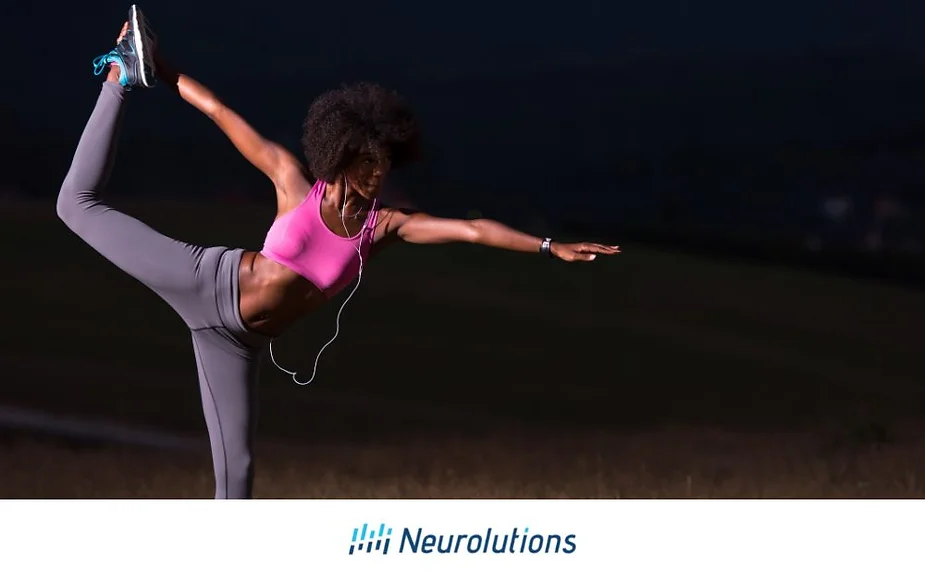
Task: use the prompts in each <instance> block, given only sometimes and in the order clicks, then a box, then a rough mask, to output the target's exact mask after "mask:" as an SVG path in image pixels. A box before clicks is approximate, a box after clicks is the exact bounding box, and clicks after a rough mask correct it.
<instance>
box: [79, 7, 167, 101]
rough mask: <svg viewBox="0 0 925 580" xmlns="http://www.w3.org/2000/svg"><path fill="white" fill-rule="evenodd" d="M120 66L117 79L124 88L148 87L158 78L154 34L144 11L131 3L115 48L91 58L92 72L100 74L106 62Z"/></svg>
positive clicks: (104, 68)
mask: <svg viewBox="0 0 925 580" xmlns="http://www.w3.org/2000/svg"><path fill="white" fill-rule="evenodd" d="M109 64H115V65H117V66H118V67H119V83H120V84H121V85H122V86H123V87H125V88H126V89H129V90H131V89H132V88H134V87H139V86H140V87H143V88H146V89H149V88H151V87H153V86H154V85H155V83H156V82H157V81H156V79H155V72H156V71H155V67H154V35H153V34H152V33H151V30H150V28H148V23H147V21H146V20H145V16H144V14H142V12H141V10H140V9H139V8H138V7H137V6H136V5H134V4H132V7H131V8H129V11H128V30H127V31H126V33H125V36H124V37H123V38H122V40H121V41H119V44H117V45H116V47H115V48H114V49H112V50H111V51H109V52H108V53H106V54H104V55H102V56H98V57H96V58H95V59H93V73H94V74H96V75H100V74H102V73H103V71H104V70H106V67H107V65H109Z"/></svg>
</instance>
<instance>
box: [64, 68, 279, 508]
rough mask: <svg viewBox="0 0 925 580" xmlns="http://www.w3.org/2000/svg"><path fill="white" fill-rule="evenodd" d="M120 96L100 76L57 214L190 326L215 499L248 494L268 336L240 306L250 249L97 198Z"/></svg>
mask: <svg viewBox="0 0 925 580" xmlns="http://www.w3.org/2000/svg"><path fill="white" fill-rule="evenodd" d="M124 98H125V92H124V89H123V88H122V87H121V86H119V85H118V84H114V83H109V82H106V83H103V87H102V90H101V92H100V96H99V99H98V100H97V103H96V107H95V108H94V110H93V114H92V115H91V116H90V120H89V121H88V123H87V126H86V128H85V129H84V132H83V134H82V135H81V137H80V142H79V144H78V145H77V151H76V152H75V153H74V159H73V161H72V163H71V168H70V170H69V171H68V174H67V177H65V179H64V183H63V184H62V186H61V191H60V193H59V194H58V216H59V217H60V218H61V220H62V221H64V223H65V224H67V227H68V228H70V229H71V230H72V231H73V232H74V233H75V234H77V235H78V236H80V238H81V239H83V240H84V241H85V242H86V243H87V244H89V245H90V246H91V247H93V249H95V250H96V251H97V252H99V253H100V254H102V256H103V257H105V258H106V259H107V260H109V261H110V262H112V263H113V264H115V265H116V266H117V267H118V268H120V269H121V270H123V271H124V272H126V273H128V274H130V275H131V276H132V277H134V278H135V279H136V280H138V281H140V282H141V283H143V284H144V285H145V286H147V287H148V288H150V289H151V290H153V291H154V293H155V294H157V295H158V296H160V297H161V298H163V299H164V301H166V302H167V304H169V305H170V306H171V307H172V308H173V309H174V310H175V311H176V312H177V314H179V315H180V317H181V318H182V319H183V321H184V322H185V323H186V325H187V326H188V327H189V329H190V332H191V333H192V338H193V352H194V353H195V356H196V364H197V367H198V368H199V387H200V391H201V393H202V409H203V413H204V415H205V420H206V426H207V427H208V430H209V438H210V440H211V443H212V460H213V466H214V470H215V498H216V499H232V498H250V497H251V494H252V488H253V474H254V469H253V459H252V445H253V439H254V428H255V424H256V417H255V396H256V391H257V378H258V371H259V366H260V361H261V358H262V356H263V353H264V350H265V347H266V345H267V342H268V339H267V338H266V337H263V336H261V335H258V334H256V333H254V332H252V331H249V330H248V329H247V328H246V326H245V325H244V321H243V320H242V319H241V312H240V310H239V308H238V296H239V286H238V265H239V264H240V262H241V256H242V254H243V253H244V250H240V249H229V248H224V247H212V248H204V247H201V246H196V245H192V244H187V243H183V242H179V241H177V240H173V239H171V238H168V237H167V236H164V235H163V234H160V233H158V232H156V231H154V230H153V229H151V228H150V227H148V226H147V225H145V224H143V223H142V222H140V221H138V220H136V219H135V218H132V217H130V216H128V215H125V214H124V213H121V212H119V211H116V210H114V209H112V208H111V207H109V206H108V205H106V204H105V203H104V202H103V201H101V200H100V197H99V196H100V194H101V193H102V192H103V190H104V189H105V187H106V182H107V180H108V178H109V174H110V171H111V169H112V163H113V159H114V157H115V150H116V139H117V137H118V134H119V127H120V125H121V122H122V110H123V99H124Z"/></svg>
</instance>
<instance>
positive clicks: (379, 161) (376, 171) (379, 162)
mask: <svg viewBox="0 0 925 580" xmlns="http://www.w3.org/2000/svg"><path fill="white" fill-rule="evenodd" d="M391 168H392V160H391V159H390V158H389V156H388V155H382V156H381V157H376V156H374V155H372V154H370V153H369V152H367V151H361V152H360V154H359V155H357V157H356V159H354V160H353V161H352V162H351V163H350V165H349V166H348V167H347V172H346V173H347V182H348V183H349V185H350V187H351V188H353V189H354V190H355V191H356V192H357V193H359V194H360V195H362V196H363V197H365V198H366V199H375V198H376V196H378V195H379V191H380V190H381V189H382V184H383V182H385V178H386V176H387V175H388V174H389V170H390V169H391Z"/></svg>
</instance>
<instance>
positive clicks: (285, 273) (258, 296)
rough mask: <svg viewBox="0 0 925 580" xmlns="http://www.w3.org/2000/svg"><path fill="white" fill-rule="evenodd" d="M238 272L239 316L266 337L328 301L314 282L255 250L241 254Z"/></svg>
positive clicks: (249, 326)
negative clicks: (239, 290)
mask: <svg viewBox="0 0 925 580" xmlns="http://www.w3.org/2000/svg"><path fill="white" fill-rule="evenodd" d="M238 275H239V279H240V287H241V296H240V304H239V307H240V309H241V318H243V319H244V324H246V325H247V327H248V328H249V329H250V330H252V331H254V332H256V333H258V334H263V335H265V336H270V337H277V336H279V335H281V334H282V333H283V332H284V331H285V330H286V329H287V328H289V327H290V326H292V324H293V323H295V322H296V321H298V320H299V319H300V318H303V317H304V316H306V315H308V314H310V313H311V312H312V311H314V310H315V309H316V308H317V307H318V306H320V305H321V304H323V303H324V302H325V301H326V300H327V298H326V297H325V295H324V293H322V292H321V291H320V290H318V288H317V287H316V286H315V285H314V284H312V283H311V282H309V281H308V280H306V279H305V278H303V277H302V276H300V275H298V274H296V273H295V272H293V271H292V270H290V269H289V268H286V267H285V266H282V265H280V264H277V263H276V262H273V261H272V260H269V259H267V258H265V257H263V256H261V255H260V253H258V252H253V251H251V252H245V253H244V255H243V256H242V258H241V266H240V267H239V269H238Z"/></svg>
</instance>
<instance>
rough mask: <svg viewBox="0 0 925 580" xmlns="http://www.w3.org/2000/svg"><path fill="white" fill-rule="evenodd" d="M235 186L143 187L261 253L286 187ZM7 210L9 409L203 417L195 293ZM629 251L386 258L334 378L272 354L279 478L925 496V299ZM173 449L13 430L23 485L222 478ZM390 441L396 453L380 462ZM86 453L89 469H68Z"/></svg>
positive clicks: (129, 486)
mask: <svg viewBox="0 0 925 580" xmlns="http://www.w3.org/2000/svg"><path fill="white" fill-rule="evenodd" d="M215 205H217V204H212V205H210V206H206V205H204V204H195V203H189V202H186V203H184V202H178V201H173V200H163V201H161V202H145V203H141V202H133V203H126V204H124V206H122V207H124V208H125V209H126V210H127V211H129V212H130V213H132V214H133V215H136V216H138V217H140V218H142V219H144V220H145V221H148V222H149V223H151V224H152V225H154V226H155V227H157V228H158V229H160V230H161V231H163V232H165V233H167V234H169V235H173V236H176V237H179V238H181V239H185V240H187V241H191V242H197V243H202V244H223V245H230V246H246V247H251V248H253V247H259V244H260V242H261V236H262V232H263V231H264V230H265V228H266V226H267V224H268V223H269V221H270V219H271V218H272V208H271V206H270V205H269V204H267V205H262V206H259V207H254V206H249V205H231V204H224V205H223V206H222V207H221V211H220V212H219V214H214V213H212V212H211V211H210V207H211V208H212V209H214V207H215ZM3 208H4V209H3V212H2V216H3V217H2V218H0V241H2V242H3V243H4V246H5V247H7V248H12V249H14V251H12V252H8V255H7V256H5V258H6V259H5V264H4V271H5V275H4V283H3V285H2V292H3V293H4V296H3V298H4V304H6V305H7V309H6V312H5V326H6V329H7V332H6V333H5V335H4V338H3V345H4V348H3V349H2V353H0V361H2V362H0V364H2V365H3V368H4V369H5V373H4V380H3V383H2V386H0V404H12V405H19V406H27V407H31V408H40V409H43V410H48V411H57V412H62V413H63V412H66V413H69V414H79V415H82V416H86V417H104V418H106V419H109V420H115V421H119V422H123V423H129V424H135V425H151V426H156V427H161V428H169V429H171V430H176V431H180V432H191V433H197V434H201V433H202V432H203V429H204V427H203V425H202V418H201V410H200V407H199V400H198V389H197V386H196V382H195V379H196V376H195V369H194V363H193V357H192V353H191V349H190V341H189V336H188V334H187V333H186V331H185V328H184V327H183V325H182V323H181V322H180V321H179V320H178V319H177V318H176V316H175V315H174V314H173V312H172V311H171V310H170V309H169V308H168V307H166V306H165V305H163V304H161V303H160V302H159V301H158V299H157V298H156V297H155V296H154V295H153V294H152V293H150V292H149V291H147V290H146V289H145V288H143V287H142V286H141V285H140V284H138V283H137V282H135V281H133V280H132V279H130V278H129V277H128V276H126V275H125V274H123V273H121V272H119V271H118V270H116V269H115V268H114V267H113V266H111V265H109V264H108V263H107V262H105V261H104V260H103V259H102V258H100V257H98V256H97V255H96V254H95V253H94V252H93V251H92V250H91V249H89V248H88V247H87V246H85V245H84V244H83V243H82V242H81V241H80V240H78V239H77V238H76V237H74V236H73V235H72V234H71V233H70V232H69V231H67V230H66V229H65V228H64V226H63V225H62V224H60V223H59V222H57V221H56V220H55V218H54V208H53V203H52V202H47V203H44V204H38V203H35V202H29V203H26V202H9V203H7V204H6V205H4V206H3ZM217 216H218V217H217ZM201 224H208V228H207V229H203V226H202V225H201ZM617 241H619V240H617ZM624 251H625V253H624V254H623V255H622V256H619V257H616V258H614V259H612V260H606V261H605V260H601V261H598V262H597V263H594V264H562V263H550V262H548V261H544V260H540V259H537V258H536V257H534V256H523V255H517V254H511V253H504V252H498V251H491V250H486V249H484V248H477V247H468V246H446V247H408V246H406V247H400V248H395V249H394V250H390V251H389V252H387V253H385V254H383V255H382V256H381V257H380V258H378V259H377V260H376V261H374V262H373V263H371V264H370V266H369V268H368V270H367V273H366V275H365V277H364V283H363V286H362V287H361V289H360V290H359V291H358V292H357V294H356V296H355V297H354V299H353V301H351V304H350V305H349V306H348V308H347V309H346V311H345V314H344V317H343V319H342V321H343V328H342V335H341V337H340V338H339V339H338V341H337V342H336V343H335V344H334V345H333V346H332V347H330V348H329V349H328V350H327V351H326V353H325V356H324V357H323V358H322V363H321V365H320V367H319V373H320V377H319V378H318V379H317V381H316V383H314V384H313V385H311V386H310V387H299V386H296V385H293V384H292V383H291V382H287V381H288V377H287V376H285V375H283V374H282V373H280V372H278V371H277V370H276V369H275V368H274V367H272V365H270V364H269V363H267V365H265V367H264V374H263V381H262V391H261V400H260V404H261V417H260V422H261V437H262V439H261V440H262V441H264V442H266V444H267V445H268V450H267V451H266V453H265V456H266V459H265V460H264V459H262V460H263V461H265V462H266V467H265V468H263V467H262V468H261V469H262V471H261V475H260V477H259V481H258V486H261V488H260V489H263V491H262V492H259V493H262V495H269V496H280V497H292V496H304V495H311V496H350V497H360V496H370V497H372V496H389V495H400V496H441V497H455V496H460V497H462V496H465V497H468V496H488V497H496V496H506V497H534V496H548V495H555V496H559V495H568V496H579V497H592V496H594V497H596V496H617V495H619V496H624V497H625V496H651V495H657V496H684V495H694V496H702V495H721V496H730V495H731V496H736V495H746V496H755V495H772V496H831V495H846V494H847V495H857V494H869V493H874V494H875V495H880V496H883V495H896V494H899V495H908V494H913V495H914V494H918V493H919V492H918V485H917V484H916V481H921V476H919V477H918V479H917V478H916V473H917V471H916V470H917V468H918V467H917V464H916V461H918V460H919V458H920V457H921V450H920V449H919V447H918V446H920V443H919V441H920V440H921V438H920V437H919V436H917V435H916V433H917V431H916V429H915V428H914V425H915V424H916V423H917V422H918V421H919V420H920V419H921V417H922V414H923V410H925V405H923V403H925V389H923V388H922V387H923V385H925V365H923V364H922V363H921V361H922V360H923V354H925V344H923V341H922V340H921V339H920V337H921V329H922V328H923V327H925V301H923V300H922V298H921V296H920V295H919V294H918V293H915V292H912V291H908V290H899V289H895V288H890V287H887V286H882V285H877V284H874V283H867V282H863V283H862V282H856V281H851V280H845V279H838V278H834V277H827V276H822V275H816V274H812V273H808V272H800V271H791V270H786V269H783V268H774V267H768V266H757V265H748V264H741V263H726V262H723V261H719V260H709V259H704V258H697V257H692V256H687V255H683V254H673V253H667V252H663V251H654V250H652V249H647V248H644V247H634V246H632V245H629V246H625V247H624ZM334 313H335V308H334V307H333V306H332V307H328V308H325V309H324V310H323V311H321V312H319V313H318V315H317V316H315V317H314V318H313V319H311V320H309V321H307V322H306V323H305V324H304V325H302V326H301V327H300V328H299V329H298V330H297V331H296V332H294V333H293V334H292V335H289V336H287V337H285V339H284V340H281V341H280V342H279V343H277V346H276V348H275V350H277V354H278V357H279V358H280V360H281V362H283V364H284V365H285V366H290V367H292V366H298V367H300V368H302V369H305V371H307V372H310V371H311V364H312V361H313V360H314V356H315V354H316V353H317V350H318V348H319V347H320V346H321V345H322V344H323V343H324V342H326V341H327V339H328V338H329V337H330V336H331V334H332V333H333V331H334ZM900 425H907V426H908V425H913V427H909V428H901V427H899V426H900ZM499 433H502V434H506V435H504V437H502V436H501V435H498V434H499ZM900 433H902V434H900ZM710 442H712V443H710ZM131 453H132V454H135V453H141V452H136V451H132V452H131ZM147 453H148V452H144V454H142V455H141V456H139V457H143V459H139V458H133V457H132V456H131V454H128V453H126V454H120V453H119V452H116V451H113V450H102V449H100V450H89V451H87V450H82V451H75V450H73V449H59V448H58V447H56V446H55V445H51V444H49V443H47V442H43V443H36V442H21V441H19V440H15V441H13V440H11V441H10V442H8V444H7V445H6V446H5V450H4V452H3V454H2V457H0V470H2V471H3V472H4V473H14V472H15V475H14V476H13V477H12V478H9V477H6V476H4V478H2V479H3V483H2V484H0V495H5V496H17V497H18V496H22V495H24V494H25V495H30V494H33V495H36V494H37V495H39V496H42V495H43V494H44V495H50V496H59V495H65V496H72V495H79V496H99V495H104V496H114V495H115V496H129V495H138V494H140V495H152V494H153V495H155V496H171V497H172V496H188V495H195V496H201V497H207V496H208V495H209V484H208V467H209V466H208V463H207V460H204V458H203V457H197V458H196V459H189V461H188V462H187V460H186V459H184V460H179V459H177V460H175V459H173V458H168V457H166V456H159V455H157V454H153V455H151V456H150V457H148V455H145V454H147ZM832 453H835V454H842V455H844V454H846V453H847V454H848V455H847V456H845V457H846V458H844V459H836V458H834V457H835V456H833V455H831V454H832ZM717 454H719V455H717ZM380 455H383V456H384V457H393V458H395V459H394V461H387V460H385V459H383V460H382V461H381V462H377V461H374V460H373V459H371V458H372V457H378V456H380ZM718 456H722V461H720V460H719V459H717V457H718ZM37 457H48V458H49V462H50V466H49V467H44V466H42V465H44V463H41V465H40V461H39V460H38V459H30V458H37ZM302 457H304V461H302V460H301V459H300V458H302ZM666 457H675V458H676V459H675V460H672V459H666ZM107 458H108V459H107ZM287 458H288V459H287ZM528 458H532V460H529V461H528ZM672 461H674V463H672ZM664 462H667V463H668V464H670V466H669V467H666V468H660V467H654V466H657V465H659V464H661V463H664ZM845 462H846V463H845ZM104 463H105V464H106V465H109V466H110V467H109V468H105V467H99V468H97V469H94V468H89V469H84V468H80V467H79V465H81V464H86V465H99V466H102V465H103V464H104ZM136 463H137V464H140V463H144V464H145V465H151V466H154V465H158V466H161V467H158V469H157V470H154V468H153V467H152V468H150V469H148V470H144V469H140V468H138V469H136V468H135V466H136ZM843 464H845V465H849V464H850V466H851V467H845V468H844V469H843V468H842V467H841V466H842V465H843ZM69 465H73V466H72V467H68V466H69ZM306 465H307V466H309V467H305V466H306ZM533 465H536V466H537V467H536V469H533V468H532V467H530V466H533ZM579 465H582V466H584V467H581V468H579V467H578V466H579ZM760 465H770V466H776V467H773V468H770V467H769V468H768V469H764V468H761V469H759V468H758V467H759V466H760ZM8 466H13V467H14V469H12V470H11V469H7V467H8ZM56 466H57V467H56ZM116 466H118V467H116ZM787 466H789V467H787ZM69 469H73V470H74V471H73V473H82V475H80V477H79V478H76V479H75V478H71V479H68V478H67V477H65V474H66V473H67V472H68V470H69ZM377 469H378V470H380V471H381V474H380V475H376V473H374V472H375V470H377ZM302 470H304V472H303V471H302ZM512 470H513V471H512ZM518 470H519V471H518ZM769 470H770V471H769ZM858 470H860V471H865V470H866V471H867V472H869V473H868V475H863V476H862V475H859V476H857V477H855V475H854V474H855V473H856V472H857V473H860V472H859V471H858ZM515 472H516V473H515ZM719 472H722V473H724V474H730V473H731V474H732V475H731V476H729V475H723V476H722V477H719V476H717V475H716V473H719ZM711 473H712V474H713V475H710V474H711ZM846 473H847V474H848V475H845V474H846ZM839 474H841V475H839ZM688 476H690V478H691V480H690V481H691V483H688V479H687V478H688ZM717 477H719V479H721V480H723V482H722V483H717V481H718V479H717ZM846 477H847V479H845V478H846ZM126 478H127V479H126ZM454 478H455V479H454ZM730 478H731V479H730ZM852 478H854V479H856V480H857V481H854V483H851V482H850V481H849V480H851V479H852ZM372 481H375V482H378V483H376V485H375V486H373V485H372V484H371V483H370V482H372ZM120 482H122V483H120ZM197 482H198V483H197ZM833 482H835V483H833ZM846 482H847V483H846ZM865 482H866V483H865ZM862 483H864V485H861V484H862ZM120 485H121V486H122V487H120ZM17 490H19V491H17ZM38 490H42V491H38ZM874 490H875V491H874Z"/></svg>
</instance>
